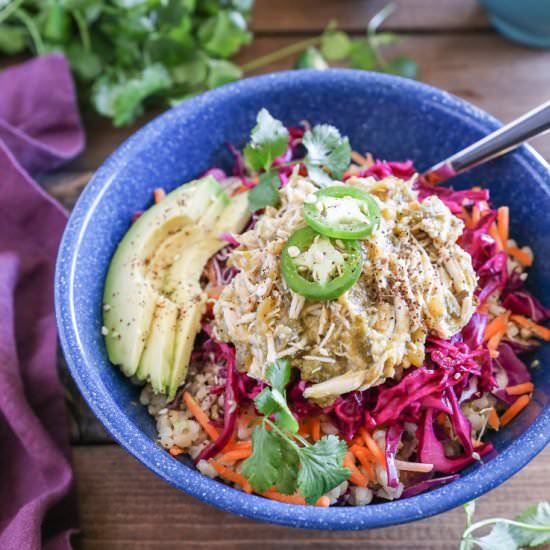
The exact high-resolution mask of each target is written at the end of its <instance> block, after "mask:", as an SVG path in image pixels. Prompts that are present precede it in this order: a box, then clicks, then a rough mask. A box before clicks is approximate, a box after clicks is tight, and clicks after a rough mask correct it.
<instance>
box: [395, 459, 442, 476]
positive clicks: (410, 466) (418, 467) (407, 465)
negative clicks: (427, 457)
mask: <svg viewBox="0 0 550 550" xmlns="http://www.w3.org/2000/svg"><path fill="white" fill-rule="evenodd" d="M395 467H396V468H397V469H398V470H404V471H407V472H420V473H428V472H431V471H432V470H433V469H434V465H433V464H428V463H427V462H408V461H406V460H398V459H395Z"/></svg>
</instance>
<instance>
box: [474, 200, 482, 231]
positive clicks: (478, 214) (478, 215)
mask: <svg viewBox="0 0 550 550" xmlns="http://www.w3.org/2000/svg"><path fill="white" fill-rule="evenodd" d="M480 219H481V212H480V211H479V206H478V205H477V204H474V206H473V208H472V227H475V226H476V225H477V224H478V223H479V220H480Z"/></svg>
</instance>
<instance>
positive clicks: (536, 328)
mask: <svg viewBox="0 0 550 550" xmlns="http://www.w3.org/2000/svg"><path fill="white" fill-rule="evenodd" d="M510 319H511V320H512V321H514V323H516V324H517V325H519V326H520V327H523V328H527V329H529V330H530V331H531V332H532V333H533V334H536V335H537V336H538V337H539V338H542V339H543V340H550V329H548V328H546V327H543V326H542V325H538V324H537V323H535V322H534V321H531V319H527V317H524V316H523V315H512V316H511V317H510Z"/></svg>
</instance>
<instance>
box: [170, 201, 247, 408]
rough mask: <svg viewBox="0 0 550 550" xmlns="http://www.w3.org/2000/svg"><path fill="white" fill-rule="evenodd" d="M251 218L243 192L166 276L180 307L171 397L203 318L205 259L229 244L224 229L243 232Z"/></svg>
mask: <svg viewBox="0 0 550 550" xmlns="http://www.w3.org/2000/svg"><path fill="white" fill-rule="evenodd" d="M249 219H250V210H249V209H248V194H247V193H241V194H240V195H237V196H236V197H235V198H233V199H232V200H231V202H230V203H229V205H228V206H227V208H226V209H225V210H224V211H223V213H222V215H221V217H220V219H219V220H218V222H217V223H216V225H215V226H214V227H213V229H212V230H211V233H210V234H211V235H212V236H211V237H210V238H207V239H205V240H203V241H201V242H197V243H195V244H194V245H193V246H192V247H190V248H189V249H188V250H186V251H185V254H183V255H182V256H181V258H180V260H178V261H177V262H175V263H174V264H173V266H172V268H171V269H170V271H169V274H168V276H167V278H166V284H165V292H166V293H167V294H168V295H169V296H170V297H171V298H172V299H173V300H174V301H176V302H177V303H179V304H184V305H182V306H181V307H180V318H179V319H178V325H177V330H176V333H177V334H176V349H175V353H174V365H173V367H172V376H171V379H170V389H169V391H168V396H169V397H170V398H171V397H173V396H174V395H175V394H176V391H177V389H178V388H179V386H181V384H183V382H184V381H185V378H186V376H187V368H188V366H189V358H190V357H191V351H192V350H193V344H194V342H195V336H196V335H197V333H198V331H199V328H200V320H201V317H202V314H203V313H204V309H205V306H206V295H205V294H204V292H202V291H201V288H200V285H199V279H200V276H201V273H202V270H203V268H204V266H205V265H206V262H207V261H208V259H209V258H210V257H212V256H213V255H214V254H216V252H218V250H220V249H221V248H223V247H224V246H225V245H226V243H225V242H223V241H220V240H219V239H218V238H217V237H218V235H219V234H220V233H223V232H224V231H229V232H231V233H240V232H241V231H242V230H243V229H244V228H245V226H246V224H247V223H248V220H249Z"/></svg>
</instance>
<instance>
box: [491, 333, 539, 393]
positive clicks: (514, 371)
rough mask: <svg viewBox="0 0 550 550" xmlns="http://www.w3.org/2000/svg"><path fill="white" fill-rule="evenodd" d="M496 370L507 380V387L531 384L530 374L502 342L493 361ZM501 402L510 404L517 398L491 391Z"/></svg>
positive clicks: (501, 390) (499, 390)
mask: <svg viewBox="0 0 550 550" xmlns="http://www.w3.org/2000/svg"><path fill="white" fill-rule="evenodd" d="M494 361H495V365H496V368H497V369H502V370H503V371H504V372H505V373H506V376H507V378H508V385H509V386H515V385H517V384H523V383H524V382H531V374H530V372H529V369H528V368H527V366H526V365H525V363H524V362H523V361H522V360H521V359H520V358H519V357H518V356H517V355H516V354H515V353H514V350H513V349H512V347H511V346H510V345H509V344H507V343H505V342H502V343H501V344H500V346H499V347H498V357H497V358H496V359H495V360H494ZM493 394H494V395H496V396H497V397H498V398H499V399H500V400H501V401H504V402H505V403H508V404H512V403H513V402H514V401H515V400H516V399H517V396H513V395H508V394H507V393H506V392H505V391H504V390H503V389H496V390H494V391H493Z"/></svg>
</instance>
